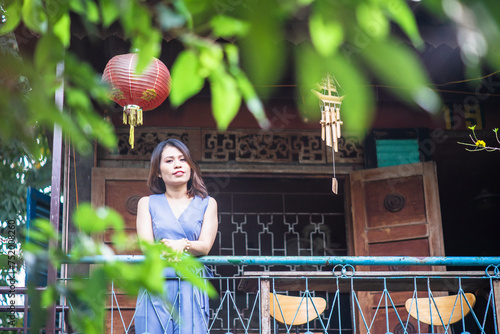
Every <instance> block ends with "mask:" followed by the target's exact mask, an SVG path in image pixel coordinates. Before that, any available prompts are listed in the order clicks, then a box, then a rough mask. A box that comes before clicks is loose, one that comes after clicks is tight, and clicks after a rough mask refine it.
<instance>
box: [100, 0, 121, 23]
mask: <svg viewBox="0 0 500 334" xmlns="http://www.w3.org/2000/svg"><path fill="white" fill-rule="evenodd" d="M99 7H100V8H101V16H102V24H103V26H104V27H109V26H110V25H111V24H112V23H113V22H115V21H116V20H117V19H118V17H120V8H119V6H118V4H117V2H116V1H115V0H99Z"/></svg>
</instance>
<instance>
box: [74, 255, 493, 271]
mask: <svg viewBox="0 0 500 334" xmlns="http://www.w3.org/2000/svg"><path fill="white" fill-rule="evenodd" d="M110 259H115V260H117V261H125V262H130V263H134V262H142V261H144V256H143V255H115V256H114V257H109V256H92V257H84V258H82V259H80V261H79V263H87V264H94V263H103V262H105V261H109V260H110ZM198 260H199V261H200V262H201V263H203V264H205V265H214V266H242V265H258V266H271V265H296V266H301V265H308V266H313V265H314V266H335V265H352V266H382V265H386V266H457V267H459V266H469V267H492V268H498V267H499V266H500V257H495V256H486V257H481V256H431V257H411V256H202V257H199V258H198ZM68 262H71V261H70V259H68Z"/></svg>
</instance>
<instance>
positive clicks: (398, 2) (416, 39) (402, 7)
mask: <svg viewBox="0 0 500 334" xmlns="http://www.w3.org/2000/svg"><path fill="white" fill-rule="evenodd" d="M379 1H380V2H381V3H382V4H385V5H386V8H387V10H388V11H389V13H390V15H391V17H392V19H393V20H394V21H395V22H396V23H397V24H398V25H399V26H400V27H401V29H403V31H404V32H405V33H406V34H407V35H408V37H410V40H411V41H412V43H413V45H415V46H420V45H423V43H424V41H423V40H422V38H421V37H420V32H419V31H418V27H417V22H416V20H415V15H414V14H413V12H412V10H411V8H410V7H409V5H408V3H407V2H406V1H405V0H392V1H381V0H379ZM429 2H430V1H429Z"/></svg>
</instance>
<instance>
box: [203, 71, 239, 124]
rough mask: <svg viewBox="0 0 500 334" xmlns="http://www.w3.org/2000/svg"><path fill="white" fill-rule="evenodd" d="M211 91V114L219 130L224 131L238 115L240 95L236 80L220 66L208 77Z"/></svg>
mask: <svg viewBox="0 0 500 334" xmlns="http://www.w3.org/2000/svg"><path fill="white" fill-rule="evenodd" d="M209 79H210V83H211V84H212V85H211V90H212V113H213V115H214V118H215V121H216V123H217V127H218V129H219V130H226V129H227V127H228V126H229V124H230V123H231V121H232V120H233V119H234V117H235V116H236V114H237V113H238V110H239V107H240V105H241V94H240V92H239V90H238V85H237V82H236V80H235V79H234V78H233V77H232V76H231V75H229V74H228V73H226V71H225V70H224V69H223V67H222V66H221V67H220V69H219V70H217V71H214V72H213V73H212V75H211V76H210V78H209Z"/></svg>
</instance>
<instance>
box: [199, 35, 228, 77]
mask: <svg viewBox="0 0 500 334" xmlns="http://www.w3.org/2000/svg"><path fill="white" fill-rule="evenodd" d="M199 50H200V56H199V60H200V65H201V69H200V71H201V72H200V75H202V76H205V77H207V76H209V75H210V73H212V71H214V70H216V69H219V68H220V65H221V63H222V60H223V58H224V53H223V52H222V49H221V47H220V46H219V45H217V44H207V43H205V44H203V45H200V46H199Z"/></svg>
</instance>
